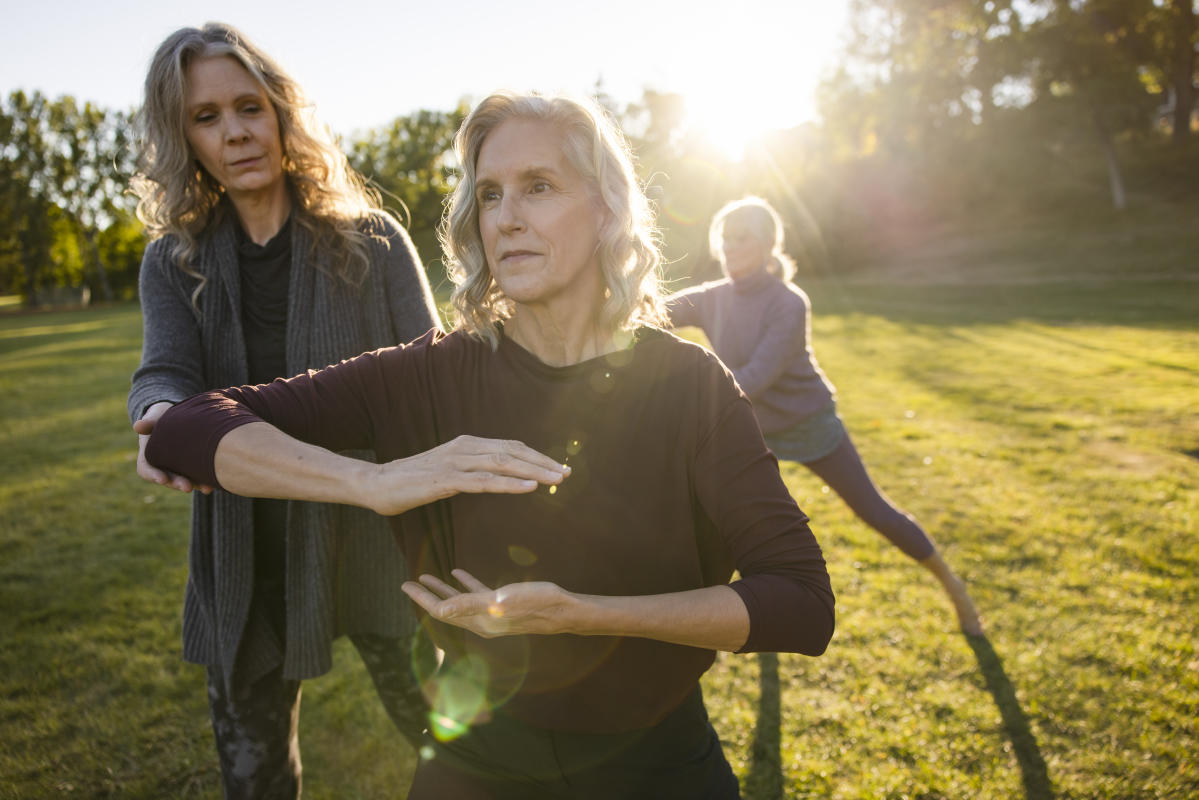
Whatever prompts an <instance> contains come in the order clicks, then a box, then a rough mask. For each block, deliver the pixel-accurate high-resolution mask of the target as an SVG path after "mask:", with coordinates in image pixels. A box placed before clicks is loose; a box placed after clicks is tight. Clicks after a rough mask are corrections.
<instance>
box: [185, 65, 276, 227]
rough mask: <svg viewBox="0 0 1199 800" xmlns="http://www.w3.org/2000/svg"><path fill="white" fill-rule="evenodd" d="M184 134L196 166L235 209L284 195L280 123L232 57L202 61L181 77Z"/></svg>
mask: <svg viewBox="0 0 1199 800" xmlns="http://www.w3.org/2000/svg"><path fill="white" fill-rule="evenodd" d="M185 78H186V81H187V94H186V97H185V98H184V130H185V132H186V134H187V141H188V144H190V145H191V148H192V152H193V153H194V154H195V157H196V160H197V161H199V162H200V164H201V166H203V167H204V169H205V170H207V171H208V174H210V175H211V176H212V177H213V178H215V179H216V180H217V182H218V183H220V184H221V186H223V187H225V191H226V192H228V194H229V198H230V199H231V200H232V201H233V202H234V203H235V204H237V203H239V202H241V201H242V200H247V199H250V198H252V197H254V196H265V195H270V194H272V193H284V183H283V143H282V142H281V141H280V139H279V118H278V116H277V115H276V114H275V107H274V106H273V105H271V102H270V100H269V99H268V98H267V96H266V93H265V92H264V91H263V90H262V87H261V86H259V84H258V81H256V80H254V77H253V76H252V75H250V73H249V72H247V71H246V69H245V67H243V66H242V65H241V64H239V63H238V62H237V60H236V59H235V58H233V57H232V56H224V55H222V56H203V57H200V58H197V59H195V60H194V61H192V63H191V64H189V65H188V67H187V72H186V73H185Z"/></svg>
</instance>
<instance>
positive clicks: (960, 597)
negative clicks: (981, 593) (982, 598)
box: [920, 553, 983, 636]
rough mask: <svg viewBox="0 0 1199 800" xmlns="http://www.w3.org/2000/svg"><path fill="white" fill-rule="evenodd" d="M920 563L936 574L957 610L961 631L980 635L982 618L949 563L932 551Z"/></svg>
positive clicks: (970, 634) (971, 634)
mask: <svg viewBox="0 0 1199 800" xmlns="http://www.w3.org/2000/svg"><path fill="white" fill-rule="evenodd" d="M920 564H921V565H922V566H924V568H925V569H927V570H928V571H929V572H931V573H932V574H933V575H935V576H937V580H938V581H940V582H941V586H943V587H944V588H945V593H946V594H948V595H949V599H950V600H952V601H953V610H954V611H955V612H957V615H958V625H959V626H960V627H961V629H962V632H963V633H965V634H966V635H967V636H982V634H983V624H982V620H981V619H979V616H978V609H976V608H975V607H974V601H973V600H971V599H970V593H969V592H967V591H966V584H965V582H963V581H962V579H961V578H959V577H958V576H957V575H955V574H954V572H953V570H951V569H950V568H949V565H948V564H946V563H945V561H944V560H943V559H942V558H941V554H940V553H933V554H932V555H931V556H929V557H928V558H925V559H922V560H921V561H920Z"/></svg>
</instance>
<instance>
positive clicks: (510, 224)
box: [496, 194, 525, 231]
mask: <svg viewBox="0 0 1199 800" xmlns="http://www.w3.org/2000/svg"><path fill="white" fill-rule="evenodd" d="M496 222H497V224H498V225H499V226H500V229H501V230H505V231H510V230H521V229H523V228H524V226H525V223H524V216H523V214H522V213H521V209H520V203H519V202H518V201H517V200H516V199H514V198H512V197H511V195H507V194H505V195H504V196H503V197H502V198H500V213H499V215H498V217H497V218H496Z"/></svg>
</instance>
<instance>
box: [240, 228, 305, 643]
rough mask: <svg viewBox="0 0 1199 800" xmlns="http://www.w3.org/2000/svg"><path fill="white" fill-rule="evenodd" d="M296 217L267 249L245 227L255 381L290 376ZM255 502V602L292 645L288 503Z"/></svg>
mask: <svg viewBox="0 0 1199 800" xmlns="http://www.w3.org/2000/svg"><path fill="white" fill-rule="evenodd" d="M291 225H292V222H291V218H290V217H288V219H287V222H285V223H283V227H282V228H280V229H279V232H278V233H276V234H275V236H274V237H273V238H272V239H271V240H270V241H269V242H267V243H266V244H265V245H257V244H255V243H254V242H253V241H251V240H250V237H249V236H247V235H246V234H245V233H244V232H243V231H242V230H241V228H238V231H237V259H238V266H239V268H240V269H239V272H240V274H241V325H242V332H243V334H244V335H245V342H246V366H247V370H248V376H249V380H250V383H269V382H271V381H273V380H274V379H275V378H283V377H287V376H288V374H287V343H286V337H287V303H288V288H289V285H290V283H291ZM253 502H254V599H253V604H254V605H255V606H257V607H258V608H259V609H261V610H262V611H263V612H264V613H265V614H266V616H267V619H268V620H269V621H270V624H271V627H273V628H274V630H275V634H276V635H277V636H278V637H279V640H280V641H286V638H285V637H286V632H287V625H286V619H287V617H286V613H287V606H286V602H285V596H284V593H285V582H284V575H285V570H286V566H287V501H285V500H262V499H256V500H254V501H253Z"/></svg>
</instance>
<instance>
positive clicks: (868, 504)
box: [803, 433, 937, 561]
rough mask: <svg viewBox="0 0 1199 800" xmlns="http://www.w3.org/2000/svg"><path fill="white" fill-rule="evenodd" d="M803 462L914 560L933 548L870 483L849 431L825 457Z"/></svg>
mask: <svg viewBox="0 0 1199 800" xmlns="http://www.w3.org/2000/svg"><path fill="white" fill-rule="evenodd" d="M803 465H804V466H805V467H807V468H808V469H810V470H812V472H814V473H816V475H817V476H819V477H820V479H821V480H823V481H824V482H825V483H827V484H828V485H829V487H831V488H832V490H833V491H834V492H836V493H837V494H838V495H839V496H840V497H841V499H842V500H844V501H845V503H846V505H848V506H849V508H850V509H851V510H852V511H853V513H855V514H857V515H858V517H859V518H860V519H861V520H862V522H865V523H866V524H867V525H869V526H870V527H872V528H874V529H875V530H876V531H878V532H879V533H881V534H882V535H883V536H886V537H887V538H888V539H889V540H891V544H893V545H895V546H896V547H898V548H899V549H900V550H902V551H903V552H905V553H907V554H908V555H909V556H911V557H912V558H914V559H916V560H917V561H921V560H923V559H925V558H928V557H929V556H931V555H932V554H933V553H935V552H936V551H937V546H936V545H935V544H933V540H932V539H931V538H930V537H929V535H928V534H927V533H926V532H925V531H924V529H923V528H921V527H920V523H918V522H916V520H915V519H913V518H912V517H911V515H909V514H908V513H907V512H906V511H904V510H903V509H901V508H899V507H897V506H896V505H895V504H894V503H892V502H891V500H890V499H889V498H888V497H887V496H886V495H885V494H883V491H882V490H881V489H879V488H878V486H876V485H875V484H874V481H873V480H871V478H870V473H868V472H867V471H866V465H865V464H863V463H862V457H861V456H859V455H858V450H857V448H856V447H854V446H853V441H852V440H850V438H849V434H848V433H846V434H845V438H843V439H842V440H841V443H840V444H838V445H837V447H836V448H835V449H834V450H833V451H832V452H831V453H829V454H828V455H827V456H823V457H822V458H818V459H816V460H814V461H805V462H803Z"/></svg>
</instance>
